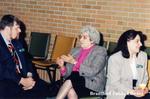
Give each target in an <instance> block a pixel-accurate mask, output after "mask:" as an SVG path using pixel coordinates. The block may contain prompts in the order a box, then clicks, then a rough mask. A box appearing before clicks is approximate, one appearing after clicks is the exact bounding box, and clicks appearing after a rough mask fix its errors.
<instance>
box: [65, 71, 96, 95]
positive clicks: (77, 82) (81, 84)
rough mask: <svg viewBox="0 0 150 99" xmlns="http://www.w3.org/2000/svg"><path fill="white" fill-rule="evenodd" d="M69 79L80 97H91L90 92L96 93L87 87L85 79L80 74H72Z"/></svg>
mask: <svg viewBox="0 0 150 99" xmlns="http://www.w3.org/2000/svg"><path fill="white" fill-rule="evenodd" d="M67 79H69V80H71V82H72V85H73V88H74V90H75V92H76V93H77V95H78V97H85V96H90V92H94V91H92V90H90V89H88V88H86V87H85V78H84V77H82V76H80V75H79V72H72V73H71V75H70V76H69V77H68V78H67ZM94 93H95V92H94Z"/></svg>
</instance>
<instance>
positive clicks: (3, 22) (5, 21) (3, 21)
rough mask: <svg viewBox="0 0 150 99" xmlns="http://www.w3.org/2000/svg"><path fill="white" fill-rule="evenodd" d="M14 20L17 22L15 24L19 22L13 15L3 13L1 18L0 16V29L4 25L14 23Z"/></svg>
mask: <svg viewBox="0 0 150 99" xmlns="http://www.w3.org/2000/svg"><path fill="white" fill-rule="evenodd" d="M14 22H17V24H20V21H19V19H18V18H17V17H15V16H14V15H10V14H8V15H4V16H3V17H2V18H1V21H0V30H3V29H4V28H5V27H6V26H9V27H11V26H13V25H14Z"/></svg>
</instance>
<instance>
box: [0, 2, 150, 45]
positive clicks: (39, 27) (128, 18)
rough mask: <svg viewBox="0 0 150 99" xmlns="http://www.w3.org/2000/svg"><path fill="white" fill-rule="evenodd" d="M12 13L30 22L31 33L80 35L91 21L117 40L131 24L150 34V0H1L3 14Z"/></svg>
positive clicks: (107, 35) (108, 37) (104, 33)
mask: <svg viewBox="0 0 150 99" xmlns="http://www.w3.org/2000/svg"><path fill="white" fill-rule="evenodd" d="M8 13H11V14H14V15H16V16H18V17H19V18H20V19H21V20H22V21H23V22H24V23H25V24H26V27H27V33H28V34H29V33H30V32H31V31H38V32H48V33H53V34H60V33H63V34H65V35H71V36H76V35H78V33H79V30H80V28H81V26H83V25H87V24H90V25H93V26H95V27H96V28H97V29H98V30H99V31H100V32H102V33H103V35H104V39H105V40H111V41H116V40H117V39H118V37H119V36H120V34H121V33H122V32H123V31H125V30H127V29H131V28H133V29H136V30H141V31H143V32H144V33H145V34H146V35H147V36H149V37H150V0H0V17H1V16H2V15H4V14H8ZM146 45H148V46H150V40H149V38H148V40H147V41H146Z"/></svg>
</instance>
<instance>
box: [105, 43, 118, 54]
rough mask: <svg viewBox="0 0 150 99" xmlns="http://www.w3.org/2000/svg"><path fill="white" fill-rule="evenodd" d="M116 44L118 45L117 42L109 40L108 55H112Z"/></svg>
mask: <svg viewBox="0 0 150 99" xmlns="http://www.w3.org/2000/svg"><path fill="white" fill-rule="evenodd" d="M116 46H117V43H116V42H109V43H108V50H107V51H108V55H110V54H111V53H112V52H113V51H114V49H115V48H116Z"/></svg>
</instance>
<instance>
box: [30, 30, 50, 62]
mask: <svg viewBox="0 0 150 99" xmlns="http://www.w3.org/2000/svg"><path fill="white" fill-rule="evenodd" d="M50 39H51V35H50V34H48V33H39V32H31V36H30V40H29V41H30V44H29V49H28V50H29V53H30V55H31V56H32V57H33V59H46V58H47V55H48V50H49V45H50Z"/></svg>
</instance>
